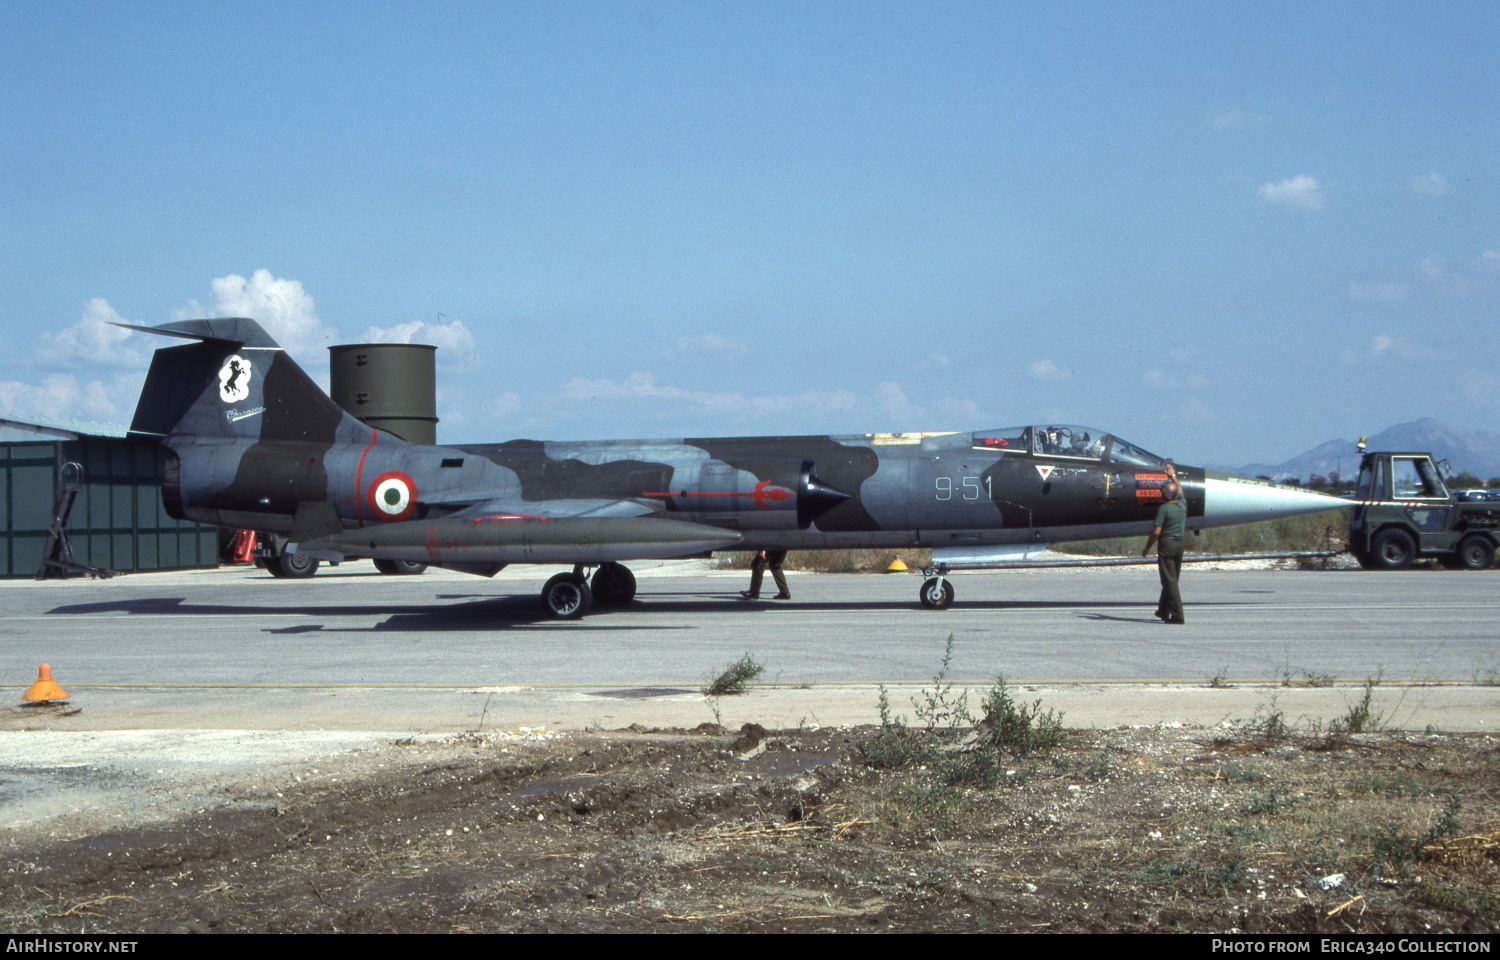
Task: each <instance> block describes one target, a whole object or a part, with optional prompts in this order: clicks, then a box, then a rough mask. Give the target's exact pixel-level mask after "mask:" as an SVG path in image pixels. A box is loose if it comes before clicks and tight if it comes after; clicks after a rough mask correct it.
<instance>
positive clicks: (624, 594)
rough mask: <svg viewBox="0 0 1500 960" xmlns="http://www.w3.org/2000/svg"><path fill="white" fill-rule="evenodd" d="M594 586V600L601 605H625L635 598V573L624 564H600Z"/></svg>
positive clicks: (595, 572)
mask: <svg viewBox="0 0 1500 960" xmlns="http://www.w3.org/2000/svg"><path fill="white" fill-rule="evenodd" d="M592 586H593V591H594V602H595V603H597V604H598V605H599V606H601V607H623V606H625V605H626V604H628V603H629V602H630V601H632V600H634V599H635V574H633V573H631V572H630V568H628V567H626V566H625V565H624V564H620V563H614V562H612V561H611V562H609V563H601V564H599V569H598V570H595V571H594V578H593V582H592Z"/></svg>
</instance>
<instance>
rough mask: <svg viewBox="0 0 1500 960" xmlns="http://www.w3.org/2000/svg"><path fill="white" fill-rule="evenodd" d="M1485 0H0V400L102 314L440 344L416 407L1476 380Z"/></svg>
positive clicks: (1204, 397) (856, 400)
mask: <svg viewBox="0 0 1500 960" xmlns="http://www.w3.org/2000/svg"><path fill="white" fill-rule="evenodd" d="M1497 49H1500V6H1497V5H1495V4H1493V3H1462V2H1455V3H1438V4H1416V3H1378V2H1366V3H1297V4H1287V3H1244V4H1203V3H1145V4H1129V3H1118V4H1117V3H1110V4H1106V3H1049V4H1036V3H941V2H939V3H931V2H924V3H921V4H915V3H911V4H883V3H871V2H861V3H832V2H825V3H791V4H775V3H766V2H759V3H709V2H697V3H671V2H653V3H628V2H614V3H586V2H575V3H560V4H544V3H499V2H489V3H452V2H429V3H421V4H418V3H353V2H323V3H309V2H301V3H287V4H280V3H253V2H252V3H234V4H221V3H211V2H195V3H181V4H178V3H151V2H139V3H99V2H93V3H68V2H49V3H35V2H18V0H0V131H3V139H0V417H9V418H17V419H26V418H28V417H31V416H64V417H78V418H86V419H94V420H106V421H113V422H125V421H128V419H129V417H130V413H131V411H132V409H133V407H134V403H135V397H136V391H137V390H138V388H139V384H140V381H141V379H142V377H143V376H144V370H145V364H146V362H147V358H148V357H149V353H150V351H151V349H153V348H154V347H156V346H158V345H159V344H158V343H156V342H152V341H154V339H155V338H152V337H150V336H148V335H144V334H128V333H126V332H125V331H122V330H118V328H113V327H108V326H106V325H104V324H103V323H102V321H104V320H110V319H123V320H126V321H128V322H131V323H138V324H156V323H164V322H167V321H170V320H174V319H181V318H184V317H189V316H212V315H249V316H254V317H256V318H257V319H259V320H261V321H262V322H263V323H264V324H265V325H266V326H267V327H268V328H269V329H271V330H272V332H273V333H274V334H275V335H277V336H278V337H279V338H280V339H281V340H282V342H283V343H284V344H286V345H287V346H288V347H289V349H291V350H292V351H293V353H294V355H296V356H297V357H298V358H299V359H300V360H301V361H302V362H303V364H304V365H305V366H306V367H307V368H308V369H309V371H311V372H314V373H315V375H316V376H318V377H319V378H320V379H326V368H327V352H326V349H325V347H326V346H327V345H329V344H333V343H341V342H359V341H365V340H391V339H409V340H414V341H418V342H427V343H436V344H438V346H439V347H440V348H441V349H440V350H439V351H438V356H439V382H440V398H439V414H440V416H441V417H442V422H441V424H440V426H439V439H440V440H443V441H447V442H455V443H458V442H469V441H481V440H500V439H508V438H512V437H521V436H525V437H536V438H547V439H583V438H591V437H633V436H640V437H650V436H684V435H686V436H703V435H729V434H742V433H755V434H762V433H803V432H808V433H813V432H816V433H859V432H867V431H892V430H953V429H975V428H981V427H993V426H1002V425H1012V424H1023V423H1032V422H1041V421H1044V420H1061V421H1068V422H1074V423H1083V424H1090V425H1095V426H1099V427H1102V428H1105V429H1110V430H1113V431H1115V432H1117V433H1119V434H1121V435H1122V436H1125V437H1127V438H1129V439H1130V440H1132V441H1134V442H1136V443H1138V444H1140V445H1141V446H1144V447H1147V448H1148V449H1151V450H1154V451H1155V452H1158V453H1161V454H1163V455H1169V456H1175V457H1177V458H1178V459H1179V460H1181V461H1183V462H1190V463H1196V462H1205V461H1207V462H1214V463H1244V462H1250V461H1271V462H1274V461H1277V460H1281V459H1284V458H1286V457H1289V456H1291V455H1293V454H1295V453H1298V452H1301V451H1302V450H1304V449H1306V448H1308V447H1311V446H1313V445H1314V444H1316V443H1318V442H1321V441H1323V440H1326V439H1329V438H1332V437H1338V436H1346V437H1352V436H1356V435H1358V434H1360V433H1367V432H1374V431H1376V430H1379V429H1382V428H1384V427H1386V426H1389V425H1390V424H1392V423H1396V422H1400V421H1403V420H1411V419H1416V418H1417V417H1422V416H1433V417H1437V418H1439V419H1441V420H1443V421H1445V422H1447V423H1449V425H1451V426H1454V427H1457V428H1461V429H1474V428H1484V429H1494V428H1496V425H1497V423H1500V416H1497V414H1500V333H1497V329H1500V327H1497V320H1500V309H1497V307H1500V109H1497V106H1496V104H1497V102H1500V68H1497V62H1500V57H1497V56H1496V54H1495V51H1496V50H1497Z"/></svg>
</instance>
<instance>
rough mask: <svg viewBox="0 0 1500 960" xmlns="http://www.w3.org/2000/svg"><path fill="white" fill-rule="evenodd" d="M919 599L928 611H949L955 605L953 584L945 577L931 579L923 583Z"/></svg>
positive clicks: (918, 595)
mask: <svg viewBox="0 0 1500 960" xmlns="http://www.w3.org/2000/svg"><path fill="white" fill-rule="evenodd" d="M917 597H918V599H920V600H921V601H922V606H924V607H926V608H927V609H928V610H947V609H948V608H949V607H950V606H952V604H953V584H951V583H949V582H948V581H947V580H946V579H945V578H943V577H931V578H929V579H928V580H926V581H924V582H923V584H922V589H921V590H920V591H919V592H918V593H917Z"/></svg>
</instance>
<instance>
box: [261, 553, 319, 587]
mask: <svg viewBox="0 0 1500 960" xmlns="http://www.w3.org/2000/svg"><path fill="white" fill-rule="evenodd" d="M266 571H267V572H268V573H270V574H271V576H273V577H281V578H282V579H285V580H306V579H307V578H308V577H310V576H312V575H313V574H315V573H317V572H318V560H317V558H316V557H309V556H308V555H307V554H305V553H280V554H277V555H276V556H274V557H272V558H271V559H269V560H267V561H266Z"/></svg>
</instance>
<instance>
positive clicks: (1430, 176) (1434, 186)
mask: <svg viewBox="0 0 1500 960" xmlns="http://www.w3.org/2000/svg"><path fill="white" fill-rule="evenodd" d="M1407 183H1409V184H1410V185H1411V188H1412V191H1413V192H1415V193H1420V194H1421V195H1422V196H1424V197H1441V196H1442V195H1443V194H1445V193H1447V192H1448V181H1447V179H1445V178H1444V177H1443V175H1442V174H1441V173H1424V174H1422V175H1421V176H1420V177H1412V178H1411V179H1410V180H1408V181H1407Z"/></svg>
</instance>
